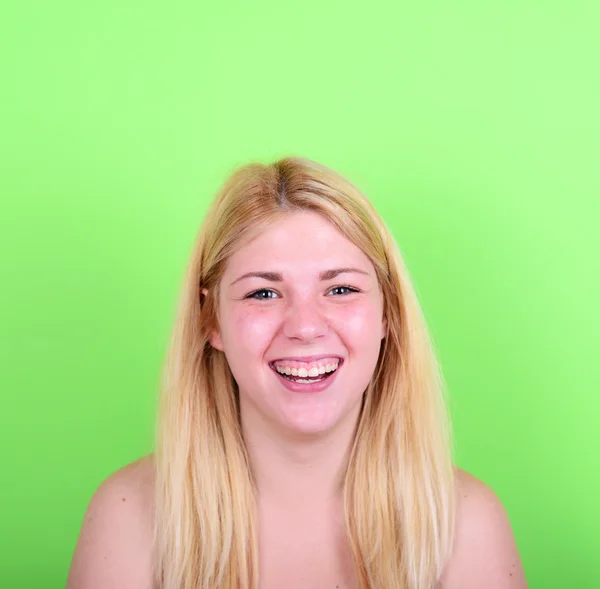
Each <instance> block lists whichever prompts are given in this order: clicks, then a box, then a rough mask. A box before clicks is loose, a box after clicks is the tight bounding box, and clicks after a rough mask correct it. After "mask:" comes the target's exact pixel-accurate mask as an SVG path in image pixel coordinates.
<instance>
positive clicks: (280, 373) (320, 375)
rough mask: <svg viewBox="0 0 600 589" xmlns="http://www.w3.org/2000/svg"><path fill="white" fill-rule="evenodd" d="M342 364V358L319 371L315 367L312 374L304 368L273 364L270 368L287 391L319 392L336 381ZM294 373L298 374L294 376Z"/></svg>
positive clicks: (320, 368)
mask: <svg viewBox="0 0 600 589" xmlns="http://www.w3.org/2000/svg"><path fill="white" fill-rule="evenodd" d="M342 364H343V360H342V359H341V358H340V359H339V360H338V359H336V360H335V361H332V362H331V363H329V364H325V365H324V366H321V367H319V369H318V371H317V370H315V368H316V367H314V366H313V367H312V370H311V371H310V374H309V372H308V370H306V369H303V368H302V367H300V368H293V369H290V368H288V367H282V366H275V365H274V364H273V363H270V364H269V366H270V368H271V369H272V370H273V372H275V374H276V375H277V377H278V378H279V379H280V382H281V383H282V384H283V385H284V386H285V387H286V388H287V389H289V390H292V391H294V392H318V391H321V390H324V389H325V388H327V387H328V386H329V384H330V383H331V382H332V381H334V380H335V378H334V377H335V375H336V374H337V373H338V371H339V369H340V367H341V365H342ZM292 372H295V373H296V374H292Z"/></svg>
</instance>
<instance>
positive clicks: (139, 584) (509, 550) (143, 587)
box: [66, 455, 527, 589]
mask: <svg viewBox="0 0 600 589" xmlns="http://www.w3.org/2000/svg"><path fill="white" fill-rule="evenodd" d="M152 460H153V457H152V455H148V456H144V457H143V458H141V459H139V460H136V461H135V462H132V463H130V464H128V465H126V466H124V467H123V468H121V469H119V470H118V471H116V472H115V473H113V474H112V475H111V476H110V477H108V478H107V479H106V480H105V481H104V482H103V483H102V484H101V485H100V486H99V488H98V489H97V491H96V492H95V493H94V495H93V497H92V499H91V501H90V503H89V506H88V509H87V511H86V514H85V516H84V519H83V525H82V529H81V532H80V535H79V539H78V541H77V545H76V548H75V552H74V555H73V559H72V562H71V568H70V570H69V576H68V580H67V585H66V589H122V588H123V587H127V588H128V589H158V588H157V587H153V585H152V582H151V563H150V550H151V537H152V534H151V505H152V496H153V495H152V494H153V464H152ZM456 472H457V495H458V507H457V521H456V531H455V549H454V552H453V554H452V556H451V558H450V560H449V561H448V563H447V565H446V567H445V570H444V573H443V575H442V577H441V579H440V584H439V587H438V589H482V588H483V587H485V588H486V589H527V582H526V580H525V575H524V572H523V567H522V564H521V561H520V558H519V555H518V551H517V546H516V543H515V540H514V537H513V533H512V531H511V527H510V523H509V520H508V517H507V515H506V512H505V510H504V508H503V506H502V504H501V502H500V500H499V499H498V497H497V496H496V495H495V493H494V492H493V491H492V490H491V489H490V488H489V487H488V486H487V485H485V484H484V483H482V482H481V481H480V480H479V479H477V478H475V477H474V476H472V475H470V474H468V473H467V472H465V471H464V470H461V469H457V471H456ZM296 508H297V503H296V504H288V505H287V507H286V505H285V504H284V503H281V504H280V505H277V506H275V505H272V506H271V507H269V508H268V509H266V510H264V509H263V524H262V525H263V528H264V529H265V532H264V534H263V536H262V538H261V546H262V548H261V549H262V550H263V551H264V553H265V557H264V559H263V563H264V564H263V566H265V567H267V569H266V570H265V571H264V575H263V576H264V579H261V589H266V588H268V587H281V586H282V585H281V580H282V579H285V586H286V587H303V588H307V587H315V588H319V589H320V588H321V587H322V588H323V589H325V588H327V589H330V588H331V587H336V585H337V586H338V587H339V589H349V588H351V587H354V585H353V582H354V581H353V576H352V574H351V570H352V569H351V563H349V561H348V552H347V548H346V546H345V542H344V540H343V537H342V536H341V535H340V534H339V530H340V521H339V518H337V522H336V517H335V516H333V515H332V514H334V513H336V511H337V509H336V508H335V507H334V506H330V509H327V506H326V505H323V507H322V509H323V510H322V511H318V510H316V509H315V511H314V512H313V517H312V520H310V521H307V520H306V519H305V518H303V517H302V515H306V514H301V513H300V514H299V513H297V512H296V511H295V510H296ZM283 512H285V513H287V514H288V516H287V519H286V520H283V521H281V520H278V517H279V516H280V515H281V513H283ZM327 518H329V519H327ZM275 521H279V523H278V524H275V523H274V522H275ZM284 522H285V526H287V527H284V525H283V523H284ZM286 532H287V533H286ZM291 546H294V547H295V551H296V554H295V555H294V554H289V551H287V550H286V549H288V548H291ZM300 553H302V554H300ZM280 559H284V560H280ZM296 559H297V560H296ZM308 559H311V560H310V561H309V562H310V563H311V565H310V567H308V566H307V560H308ZM302 561H304V562H303V563H302ZM315 562H317V563H318V565H315ZM301 564H303V565H304V566H300V565H301ZM321 565H322V566H323V567H324V568H323V569H321V568H316V567H317V566H319V567H320V566H321ZM290 567H295V568H290ZM307 568H310V569H311V570H312V571H313V574H314V577H313V578H304V581H303V582H302V583H299V584H298V585H290V581H291V580H292V579H294V578H295V576H294V571H298V572H299V574H303V573H306V569H307ZM278 580H279V581H278ZM263 581H264V583H263ZM332 583H333V584H332Z"/></svg>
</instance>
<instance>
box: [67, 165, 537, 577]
mask: <svg viewBox="0 0 600 589" xmlns="http://www.w3.org/2000/svg"><path fill="white" fill-rule="evenodd" d="M158 415H159V417H158V427H157V439H156V450H155V454H154V455H150V456H147V457H144V458H143V459H141V460H140V461H137V462H136V463H133V464H131V465H127V466H126V467H124V468H123V469H121V470H120V471H118V472H117V473H115V474H114V475H112V476H111V477H109V479H107V480H106V481H105V482H104V483H103V484H102V485H101V486H100V488H99V489H98V491H97V492H96V494H95V495H94V497H93V498H92V501H91V502H90V507H89V510H88V516H87V517H86V520H85V523H84V526H83V529H82V533H81V537H80V540H79V542H78V546H77V549H76V552H75V555H74V558H73V563H72V567H71V572H70V575H69V584H68V587H69V588H71V589H84V588H86V589H89V588H95V587H103V588H106V587H121V586H127V587H130V588H133V589H136V588H138V587H140V588H141V587H145V588H147V587H150V586H153V587H157V588H161V589H258V588H260V589H279V588H281V587H286V588H287V589H290V588H291V589H294V588H298V589H300V588H306V587H312V588H315V589H321V588H323V589H325V588H330V587H337V588H339V589H350V588H352V589H368V588H373V589H375V588H377V589H433V588H434V587H439V588H442V589H471V588H472V589H475V588H477V589H480V588H482V587H485V588H486V589H501V588H502V589H504V588H511V589H523V588H524V587H526V583H525V579H524V575H523V570H522V567H521V563H520V560H519V556H518V553H517V549H516V546H515V543H514V539H513V536H512V532H511V528H510V524H509V522H508V519H507V517H506V514H505V512H504V510H503V508H502V505H501V504H500V502H499V501H498V499H497V497H496V496H495V494H494V493H493V492H492V491H491V490H490V489H489V488H488V487H486V486H485V485H484V484H483V483H481V482H480V481H478V480H477V479H475V478H474V477H472V476H470V475H468V474H467V473H465V472H464V471H461V470H459V469H456V468H455V467H454V466H453V463H452V454H451V439H450V433H449V432H450V427H449V423H448V421H449V420H448V415H447V411H446V408H445V404H444V382H443V378H442V375H441V371H440V369H439V366H438V362H437V359H436V356H435V353H434V350H433V346H432V344H431V341H430V337H429V334H428V330H427V326H426V323H425V320H424V317H423V314H422V311H421V309H420V306H419V303H418V301H417V298H416V296H415V293H414V289H413V287H412V285H411V281H410V277H409V274H408V271H407V269H406V267H405V265H404V264H403V261H402V257H401V255H400V252H399V249H398V247H397V245H396V243H395V241H394V239H393V237H392V235H391V233H390V231H389V230H388V228H387V227H386V225H385V223H384V221H383V220H382V219H381V217H380V216H379V215H378V213H377V212H376V211H375V209H374V208H373V206H372V205H371V204H370V202H369V201H368V200H367V199H366V198H365V196H364V195H363V194H362V193H361V192H360V191H359V190H358V189H357V188H356V187H355V186H354V185H353V184H351V183H350V182H349V181H348V180H346V179H345V178H343V177H342V176H340V175H339V174H337V173H335V172H333V171H332V170H330V169H328V168H326V167H325V166H323V165H320V164H318V163H316V162H313V161H310V160H307V159H303V158H284V159H281V160H279V161H277V162H275V163H273V164H270V165H263V164H259V163H253V164H248V165H246V166H243V167H241V168H239V169H237V170H236V171H235V172H234V173H233V174H232V175H231V176H230V177H229V178H228V179H227V181H226V182H225V183H224V185H223V187H222V188H221V190H220V191H219V193H218V194H217V196H216V198H215V199H214V201H213V203H212V205H211V208H210V209H209V212H208V214H207V216H206V219H205V220H204V224H203V226H202V228H201V231H200V233H199V235H198V239H197V241H196V244H195V247H194V250H193V255H192V257H191V260H190V263H189V266H188V269H187V273H186V278H185V282H184V285H183V291H182V296H181V302H180V306H179V309H178V315H177V318H176V321H175V325H174V329H173V334H172V339H171V342H170V348H169V353H168V358H167V361H166V363H165V366H164V373H163V379H162V396H161V401H160V406H159V414H158ZM121 495H129V499H130V500H129V501H128V502H127V503H126V502H125V497H123V501H122V502H121V501H120V500H119V497H120V496H121ZM125 505H127V506H128V507H127V508H125V507H124V506H125ZM149 530H151V532H148V531H149Z"/></svg>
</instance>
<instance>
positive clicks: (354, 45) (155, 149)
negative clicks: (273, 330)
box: [0, 0, 600, 589]
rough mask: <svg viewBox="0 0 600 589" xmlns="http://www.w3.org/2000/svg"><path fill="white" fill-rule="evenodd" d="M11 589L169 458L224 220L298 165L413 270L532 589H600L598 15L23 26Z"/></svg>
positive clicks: (40, 582)
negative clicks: (188, 274)
mask: <svg viewBox="0 0 600 589" xmlns="http://www.w3.org/2000/svg"><path fill="white" fill-rule="evenodd" d="M0 23H1V24H0V26H1V27H2V30H1V35H0V55H1V58H0V59H1V60H2V63H1V65H2V85H1V88H0V91H1V105H2V120H1V121H0V122H1V127H0V129H1V130H0V191H1V195H2V201H1V203H2V209H1V214H0V218H1V220H0V223H1V231H0V240H1V242H0V246H1V249H0V251H1V252H2V254H1V255H2V278H3V280H2V291H1V293H2V294H1V295H0V296H1V302H2V304H1V305H0V313H1V317H0V321H1V323H0V325H1V332H2V338H1V341H2V343H1V350H0V351H1V353H2V372H1V387H2V388H1V394H2V400H1V406H0V447H1V448H2V481H1V483H0V522H1V524H0V586H1V587H7V588H8V587H11V588H13V587H15V588H16V587H18V588H27V589H29V588H32V589H33V588H36V589H38V588H58V587H64V584H65V580H66V576H67V571H68V567H69V564H70V559H71V556H72V551H73V549H74V546H75V542H76V540H77V535H78V532H79V528H80V525H81V522H82V517H83V514H84V511H85V508H86V505H87V502H88V500H89V498H90V496H91V494H92V493H93V491H94V489H95V488H96V487H97V485H98V484H99V483H100V482H101V481H102V480H103V479H104V478H105V477H106V476H108V475H109V474H110V473H111V472H114V470H116V469H117V468H119V467H121V466H123V465H124V464H126V463H128V462H130V461H132V460H135V459H136V458H138V457H139V456H141V455H143V454H146V453H148V452H150V451H151V450H152V427H153V423H152V422H153V418H154V414H155V397H156V389H157V379H158V375H159V370H160V364H161V361H162V358H163V354H164V351H165V347H166V341H167V338H168V334H169V330H170V326H171V322H172V321H173V316H174V308H175V303H176V299H177V296H178V293H179V288H180V284H181V279H182V275H183V270H184V268H185V265H186V264H187V260H188V257H189V255H190V248H191V245H192V242H193V240H194V237H195V235H196V232H197V230H198V227H199V225H200V222H201V220H202V217H203V215H204V213H205V211H206V208H207V206H208V203H209V201H210V199H211V198H212V196H213V195H214V193H215V191H216V190H217V188H218V186H219V185H220V184H221V182H222V181H223V180H224V179H225V177H226V175H227V174H228V173H229V172H230V171H231V169H232V168H233V167H234V166H237V165H239V164H242V163H245V162H247V161H249V160H260V161H270V160H273V159H275V158H277V157H280V156H283V155H288V154H290V155H302V156H305V157H309V158H311V159H315V160H317V161H320V162H322V163H324V164H326V165H329V166H331V167H332V168H334V169H336V170H338V171H339V172H341V173H343V174H345V175H346V176H347V177H348V178H349V179H351V180H352V181H354V182H355V183H356V184H357V185H358V186H359V187H360V188H361V189H362V190H363V191H364V192H365V193H366V194H367V195H368V196H369V198H371V200H372V201H373V202H374V203H375V205H376V206H377V208H378V209H379V211H380V212H381V213H382V215H383V216H384V218H385V219H386V221H387V223H388V224H389V226H390V228H391V230H392V231H393V233H394V235H395V236H396V238H397V240H398V242H399V244H400V247H401V250H402V252H403V253H404V256H405V259H406V262H407V264H408V266H409V270H410V272H411V274H412V277H413V280H414V283H415V287H416V289H417V292H418V295H419V297H420V300H421V302H422V305H423V308H424V311H425V313H426V316H427V319H428V321H429V324H430V327H431V331H432V334H433V337H434V340H435V343H436V346H437V348H438V350H439V356H440V360H441V362H442V366H443V369H444V373H445V376H446V379H447V381H448V386H449V391H450V395H451V408H452V413H453V416H454V426H455V436H456V459H457V463H458V464H459V465H460V466H461V467H462V468H464V469H466V470H468V471H470V472H471V473H473V474H474V475H476V476H477V477H479V478H481V479H482V480H484V481H485V482H486V483H488V484H489V485H490V486H491V487H492V488H493V489H495V491H496V493H497V494H498V495H499V496H500V498H501V499H502V501H503V503H504V505H505V506H506V509H507V511H508V514H509V516H510V519H511V522H512V525H513V529H514V531H515V536H516V539H517V542H518V546H519V550H520V553H521V557H522V559H523V562H524V566H525V570H526V574H527V577H528V580H529V584H530V587H535V588H547V589H551V588H552V589H553V588H556V589H565V588H568V589H578V588H582V589H583V588H586V589H588V588H589V589H592V588H598V587H600V568H599V564H598V550H599V542H598V538H599V535H600V533H599V531H598V530H599V529H600V507H599V501H598V500H599V497H600V474H599V460H598V455H599V452H598V451H599V449H600V417H599V416H600V411H599V410H600V401H599V400H598V393H599V392H600V390H599V389H600V386H599V385H600V374H599V372H600V371H599V364H600V362H599V361H598V353H599V352H600V345H599V337H598V334H599V332H600V313H599V310H598V306H599V302H600V280H599V278H598V275H599V270H600V267H599V266H600V262H599V260H600V237H599V233H600V231H599V230H598V223H599V221H600V203H599V201H600V169H599V168H600V165H599V159H600V115H599V106H598V105H599V104H600V83H599V74H598V71H599V65H598V64H599V61H600V60H599V58H600V41H599V33H598V31H599V30H600V8H599V5H598V3H597V2H595V1H592V0H590V1H589V2H585V1H581V0H571V1H568V2H567V1H561V2H552V1H544V2H543V1H541V0H539V1H536V2H531V1H519V2H516V1H505V2H480V1H475V0H463V1H458V2H452V3H450V2H443V1H441V0H438V1H429V2H416V3H415V2H411V3H408V2H396V1H387V2H382V1H380V0H375V1H370V2H350V3H349V2H341V1H337V2H333V1H330V0H327V1H323V0H310V1H305V2H301V3H291V2H290V3H286V2H280V1H279V2H275V1H268V2H267V1H260V2H246V3H244V2H229V3H217V2H214V3H210V4H209V3H203V2H179V1H174V2H162V3H159V2H156V1H144V2H142V1H138V0H136V1H128V0H121V1H117V0H104V1H103V2H98V1H92V2H90V1H88V2H74V1H70V2H66V1H59V2H40V1H38V2H17V1H16V0H12V1H11V2H8V3H3V4H2V8H0Z"/></svg>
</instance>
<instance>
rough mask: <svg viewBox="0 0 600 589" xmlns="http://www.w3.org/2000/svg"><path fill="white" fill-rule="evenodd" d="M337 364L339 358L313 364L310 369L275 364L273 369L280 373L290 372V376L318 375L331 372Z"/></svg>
mask: <svg viewBox="0 0 600 589" xmlns="http://www.w3.org/2000/svg"><path fill="white" fill-rule="evenodd" d="M338 365H339V360H338V361H336V362H333V363H330V364H321V365H319V366H313V367H312V368H311V369H310V370H307V369H306V368H290V367H289V366H277V365H276V366H275V370H277V372H279V373H281V374H291V375H292V376H304V377H306V376H319V374H325V373H326V372H333V371H334V370H335V369H336V368H337V367H338Z"/></svg>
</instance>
